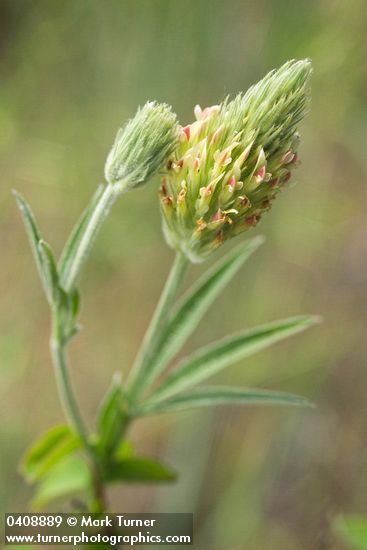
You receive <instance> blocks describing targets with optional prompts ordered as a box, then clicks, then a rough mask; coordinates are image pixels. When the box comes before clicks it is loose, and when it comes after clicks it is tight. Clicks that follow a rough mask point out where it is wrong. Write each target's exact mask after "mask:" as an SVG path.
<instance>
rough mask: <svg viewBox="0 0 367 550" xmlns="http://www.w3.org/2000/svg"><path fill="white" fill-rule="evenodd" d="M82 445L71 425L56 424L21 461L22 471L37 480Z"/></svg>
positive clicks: (26, 475) (28, 477) (29, 478)
mask: <svg viewBox="0 0 367 550" xmlns="http://www.w3.org/2000/svg"><path fill="white" fill-rule="evenodd" d="M80 446H81V444H80V440H79V438H78V437H77V435H76V434H75V433H74V432H73V431H72V430H71V428H69V426H66V425H61V426H55V427H54V428H51V430H48V431H47V432H46V433H44V434H43V435H42V436H41V437H40V438H39V439H38V440H37V441H36V443H34V444H33V445H32V446H31V447H30V448H29V450H28V451H27V452H26V454H25V456H24V458H23V460H22V462H21V471H22V473H23V475H24V476H25V477H26V478H27V479H28V480H29V481H35V480H37V479H39V478H41V477H42V476H44V475H45V474H46V473H47V472H48V471H49V470H50V469H51V468H53V467H54V466H55V464H57V463H58V462H59V461H61V460H63V459H64V457H65V456H66V455H68V454H70V453H72V452H73V451H75V449H78V448H80Z"/></svg>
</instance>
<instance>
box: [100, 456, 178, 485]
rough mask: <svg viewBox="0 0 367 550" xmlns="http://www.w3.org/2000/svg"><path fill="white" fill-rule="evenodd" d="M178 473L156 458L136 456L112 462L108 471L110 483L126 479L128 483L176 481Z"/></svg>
mask: <svg viewBox="0 0 367 550" xmlns="http://www.w3.org/2000/svg"><path fill="white" fill-rule="evenodd" d="M176 477H177V474H176V473H175V472H174V471H173V470H171V469H170V468H168V467H167V466H165V465H163V464H161V463H160V462H157V461H156V460H152V459H148V458H141V457H134V458H129V459H126V460H121V461H120V462H116V463H112V464H111V465H110V466H109V468H108V471H107V472H106V481H107V482H109V483H113V482H118V481H124V482H128V483H159V482H164V481H174V480H175V479H176Z"/></svg>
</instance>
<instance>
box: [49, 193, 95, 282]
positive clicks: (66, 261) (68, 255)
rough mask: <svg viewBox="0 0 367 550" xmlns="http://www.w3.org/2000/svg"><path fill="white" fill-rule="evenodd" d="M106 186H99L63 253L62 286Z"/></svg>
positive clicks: (60, 262)
mask: <svg viewBox="0 0 367 550" xmlns="http://www.w3.org/2000/svg"><path fill="white" fill-rule="evenodd" d="M104 188H105V186H104V185H99V186H98V188H97V190H96V192H95V193H94V195H93V197H92V199H91V200H90V202H89V204H88V206H87V207H86V209H85V210H84V212H83V213H82V215H81V216H80V218H79V220H78V222H77V223H76V225H75V226H74V228H73V230H72V232H71V234H70V236H69V238H68V240H67V242H66V245H65V247H64V249H63V251H62V254H61V257H60V260H59V264H58V268H59V273H60V280H61V284H63V282H64V281H65V279H66V278H67V274H68V269H69V267H70V265H71V263H72V261H73V258H74V254H75V252H76V250H77V248H78V245H79V242H80V240H81V238H82V236H83V234H84V230H85V228H86V226H87V224H88V222H89V218H90V216H91V215H92V213H93V211H94V207H95V205H96V204H97V202H98V200H99V199H100V197H101V195H102V193H103V190H104Z"/></svg>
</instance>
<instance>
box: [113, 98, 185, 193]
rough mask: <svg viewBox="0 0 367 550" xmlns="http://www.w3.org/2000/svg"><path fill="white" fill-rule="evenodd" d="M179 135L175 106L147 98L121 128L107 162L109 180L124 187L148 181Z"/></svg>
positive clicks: (173, 147)
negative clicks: (173, 110) (172, 107)
mask: <svg viewBox="0 0 367 550" xmlns="http://www.w3.org/2000/svg"><path fill="white" fill-rule="evenodd" d="M177 137H178V124H177V118H176V115H175V114H174V113H173V112H172V109H171V107H169V106H168V105H166V104H164V103H163V104H162V103H157V102H155V101H149V102H147V103H146V104H145V105H144V106H143V107H142V108H140V109H138V111H137V113H136V115H135V116H134V118H132V119H131V120H129V122H128V123H127V124H126V125H125V126H124V127H122V128H120V130H119V131H118V132H117V135H116V139H115V142H114V144H113V146H112V149H111V151H110V153H109V155H108V157H107V161H106V165H105V177H106V180H107V182H108V183H110V184H113V185H116V187H117V188H118V189H119V190H120V191H125V190H129V189H132V188H135V187H138V186H140V185H142V184H144V183H145V182H146V181H147V180H148V179H149V178H150V177H151V176H153V175H154V174H155V173H156V172H158V171H159V170H160V169H162V168H163V167H164V164H165V163H166V162H167V159H168V158H169V156H170V155H171V154H172V153H173V151H174V149H175V147H176V145H177Z"/></svg>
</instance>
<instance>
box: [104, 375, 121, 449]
mask: <svg viewBox="0 0 367 550" xmlns="http://www.w3.org/2000/svg"><path fill="white" fill-rule="evenodd" d="M127 420H128V418H127V413H126V408H125V399H124V392H123V389H122V386H121V377H120V375H117V376H115V377H114V378H113V381H112V384H111V387H110V388H109V390H108V391H107V394H106V396H105V398H104V400H103V402H102V406H101V410H100V413H99V418H98V450H99V452H100V453H101V454H102V455H106V454H107V455H108V454H109V452H110V451H111V449H112V448H113V447H114V446H115V444H116V442H117V441H118V439H119V435H120V433H121V431H122V429H123V426H124V423H125V422H126V421H127Z"/></svg>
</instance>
